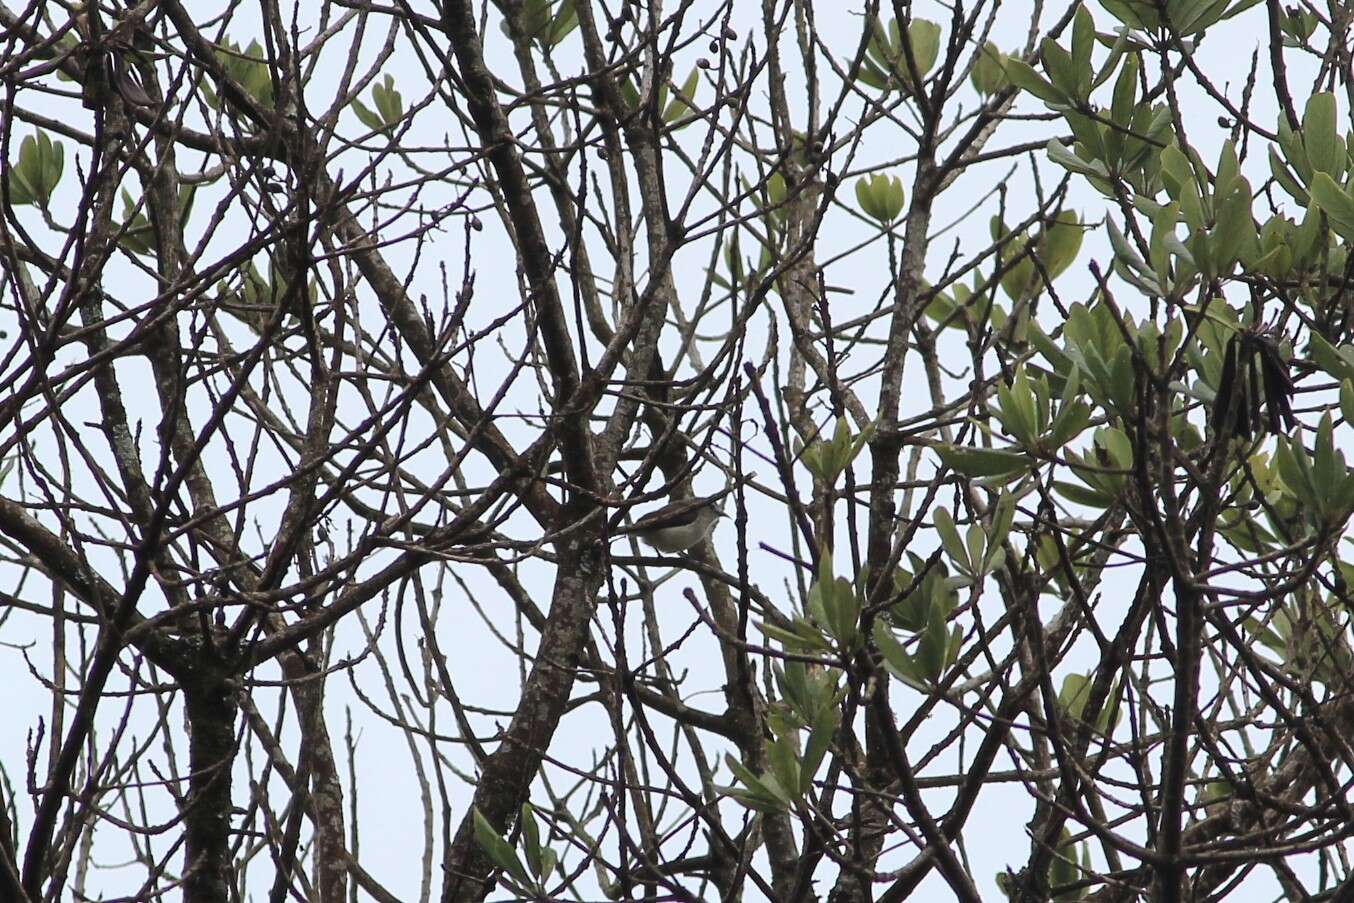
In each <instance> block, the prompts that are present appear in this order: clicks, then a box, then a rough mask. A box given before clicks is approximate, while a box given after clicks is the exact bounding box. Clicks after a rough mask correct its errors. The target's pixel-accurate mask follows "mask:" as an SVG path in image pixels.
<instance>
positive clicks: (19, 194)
mask: <svg viewBox="0 0 1354 903" xmlns="http://www.w3.org/2000/svg"><path fill="white" fill-rule="evenodd" d="M65 165H66V149H65V147H64V146H63V145H62V144H61V142H60V141H53V140H52V139H51V138H49V137H48V136H47V133H46V132H43V131H41V130H38V131H35V132H34V133H33V134H32V135H29V136H27V137H26V138H24V139H23V141H21V142H19V159H18V162H17V163H15V165H14V166H13V167H12V168H11V169H10V173H9V174H10V185H9V197H10V201H11V202H12V203H13V204H15V205H22V204H37V205H39V206H42V207H46V206H47V202H48V201H49V200H51V197H52V192H53V191H55V190H56V186H57V183H58V182H60V181H61V173H62V172H63V171H64V170H65Z"/></svg>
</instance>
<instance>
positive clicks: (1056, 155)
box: [1045, 138, 1110, 179]
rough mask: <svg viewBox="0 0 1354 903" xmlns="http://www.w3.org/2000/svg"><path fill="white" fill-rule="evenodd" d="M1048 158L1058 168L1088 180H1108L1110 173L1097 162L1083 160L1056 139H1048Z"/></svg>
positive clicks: (1046, 148) (1046, 146)
mask: <svg viewBox="0 0 1354 903" xmlns="http://www.w3.org/2000/svg"><path fill="white" fill-rule="evenodd" d="M1045 150H1046V151H1047V152H1048V158H1049V159H1050V160H1052V161H1053V162H1054V163H1057V164H1058V165H1059V166H1061V167H1063V168H1065V169H1067V170H1070V171H1071V172H1075V173H1077V174H1079V175H1083V176H1086V177H1088V178H1098V179H1108V178H1109V175H1110V172H1109V170H1108V169H1106V168H1105V164H1103V163H1101V162H1100V161H1099V160H1083V159H1081V157H1078V156H1077V155H1076V154H1074V153H1072V151H1070V150H1068V149H1067V147H1066V146H1065V145H1063V143H1062V142H1061V141H1059V140H1058V139H1057V138H1050V139H1049V141H1048V144H1047V145H1045Z"/></svg>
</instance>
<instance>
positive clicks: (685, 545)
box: [624, 493, 725, 552]
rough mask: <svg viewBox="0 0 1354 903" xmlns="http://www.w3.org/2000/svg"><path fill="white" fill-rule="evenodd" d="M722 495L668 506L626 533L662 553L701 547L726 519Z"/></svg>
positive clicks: (633, 525) (671, 503) (681, 500)
mask: <svg viewBox="0 0 1354 903" xmlns="http://www.w3.org/2000/svg"><path fill="white" fill-rule="evenodd" d="M722 497H723V493H720V495H715V496H706V497H705V498H696V499H679V500H677V501H675V502H669V503H668V504H666V505H664V506H663V507H662V508H659V509H658V510H657V511H651V512H649V513H648V514H646V515H644V516H643V517H641V518H640V519H639V520H637V521H635V522H634V523H633V524H632V525H630V527H628V528H627V529H625V531H624V532H626V533H629V534H632V535H634V536H637V537H639V538H640V539H642V540H643V541H644V542H645V543H646V544H647V545H649V546H652V547H653V548H655V549H657V550H658V551H660V552H685V551H687V550H689V549H691V548H693V547H695V546H696V545H699V544H700V543H701V542H702V541H704V539H705V538H706V537H707V536H709V535H710V531H711V530H713V529H714V528H715V522H716V521H718V520H719V519H720V518H721V517H724V516H725V514H724V512H723V511H722V510H721V509H720V507H719V501H720V499H721V498H722Z"/></svg>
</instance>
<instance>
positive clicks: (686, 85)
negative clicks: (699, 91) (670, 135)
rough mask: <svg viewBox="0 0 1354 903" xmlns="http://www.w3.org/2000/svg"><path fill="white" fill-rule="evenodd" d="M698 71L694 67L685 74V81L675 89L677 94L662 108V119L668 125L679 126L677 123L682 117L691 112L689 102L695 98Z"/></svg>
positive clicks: (698, 77)
mask: <svg viewBox="0 0 1354 903" xmlns="http://www.w3.org/2000/svg"><path fill="white" fill-rule="evenodd" d="M699 79H700V71H699V70H697V69H696V68H694V67H693V68H692V69H691V73H690V74H689V75H687V77H686V81H684V82H682V85H681V87H680V88H678V89H677V96H676V97H674V98H673V99H672V101H671V102H669V103H668V105H667V106H666V107H665V108H664V109H663V121H664V122H666V123H667V124H668V125H671V126H676V127H680V126H681V125H682V124H683V123H679V120H680V119H682V117H684V116H686V115H687V114H688V113H690V112H691V104H692V103H693V102H694V101H695V99H696V86H697V85H698V84H699Z"/></svg>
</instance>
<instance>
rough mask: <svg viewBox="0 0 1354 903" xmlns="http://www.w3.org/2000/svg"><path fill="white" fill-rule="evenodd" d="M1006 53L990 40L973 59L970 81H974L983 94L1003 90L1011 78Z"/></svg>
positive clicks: (975, 87)
mask: <svg viewBox="0 0 1354 903" xmlns="http://www.w3.org/2000/svg"><path fill="white" fill-rule="evenodd" d="M1005 60H1006V55H1005V54H1003V53H1002V52H1001V51H1000V50H999V49H997V45H996V44H993V43H992V42H991V41H988V42H987V43H986V44H984V45H983V47H982V49H981V50H979V51H978V56H977V59H975V60H974V61H973V71H972V72H971V73H970V74H969V79H970V81H972V82H973V87H974V89H975V90H976V91H977V92H978V93H979V94H982V95H983V96H990V95H992V94H996V93H997V92H998V91H1001V90H1003V89H1004V88H1005V87H1006V86H1007V85H1008V84H1010V79H1009V78H1008V77H1007V76H1006V70H1005V68H1004V65H1003V64H1004V63H1005Z"/></svg>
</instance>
